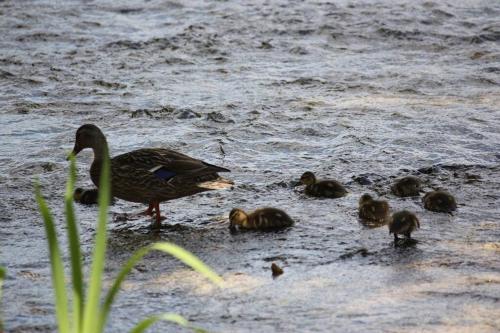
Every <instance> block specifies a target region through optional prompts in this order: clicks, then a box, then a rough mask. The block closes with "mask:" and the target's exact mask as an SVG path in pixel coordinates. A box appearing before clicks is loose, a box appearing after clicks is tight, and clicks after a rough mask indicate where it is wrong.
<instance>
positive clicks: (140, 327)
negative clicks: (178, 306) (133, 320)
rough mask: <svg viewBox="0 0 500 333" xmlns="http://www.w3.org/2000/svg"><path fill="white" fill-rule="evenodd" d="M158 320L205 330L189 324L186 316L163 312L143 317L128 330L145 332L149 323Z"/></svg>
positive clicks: (151, 323) (138, 332)
mask: <svg viewBox="0 0 500 333" xmlns="http://www.w3.org/2000/svg"><path fill="white" fill-rule="evenodd" d="M158 321H169V322H172V323H175V324H177V325H179V326H182V327H186V328H189V329H192V330H193V331H195V332H197V333H205V332H206V331H205V330H203V329H201V328H199V327H195V326H193V325H191V324H190V323H189V321H188V320H187V319H186V318H184V317H182V316H181V315H178V314H176V313H164V314H161V315H156V316H152V317H149V318H146V319H144V320H143V321H141V322H140V323H139V324H137V325H136V326H135V327H134V328H133V329H132V330H131V331H130V333H142V332H145V331H146V330H147V329H148V328H149V327H150V326H151V325H153V324H154V323H156V322H158Z"/></svg>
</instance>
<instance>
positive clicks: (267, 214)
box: [229, 207, 294, 230]
mask: <svg viewBox="0 0 500 333" xmlns="http://www.w3.org/2000/svg"><path fill="white" fill-rule="evenodd" d="M293 223H294V222H293V220H292V218H291V217H290V216H288V214H287V213H285V212H284V211H282V210H281V209H277V208H270V207H268V208H261V209H257V210H255V211H254V212H253V213H251V214H247V213H246V212H245V211H243V210H242V209H239V208H234V209H233V210H231V212H230V213H229V228H231V229H234V228H235V226H239V227H240V228H243V229H255V230H266V229H267V230H269V229H280V228H286V227H290V226H292V225H293Z"/></svg>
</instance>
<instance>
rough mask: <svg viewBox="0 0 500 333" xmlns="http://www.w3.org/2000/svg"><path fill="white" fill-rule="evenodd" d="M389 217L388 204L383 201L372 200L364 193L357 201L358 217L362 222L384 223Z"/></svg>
mask: <svg viewBox="0 0 500 333" xmlns="http://www.w3.org/2000/svg"><path fill="white" fill-rule="evenodd" d="M388 215H389V204H388V203H387V201H385V200H373V198H372V196H371V195H369V194H367V193H365V194H363V195H362V196H361V198H360V199H359V217H360V218H361V219H363V220H369V221H374V222H384V221H386V219H387V217H388Z"/></svg>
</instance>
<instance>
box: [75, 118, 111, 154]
mask: <svg viewBox="0 0 500 333" xmlns="http://www.w3.org/2000/svg"><path fill="white" fill-rule="evenodd" d="M105 146H106V138H105V137H104V134H103V133H102V132H101V130H100V129H99V127H97V126H96V125H93V124H85V125H82V126H80V128H79V129H78V130H77V131H76V138H75V147H74V148H73V155H75V156H76V155H77V154H78V153H79V152H81V151H82V150H83V149H85V148H92V149H99V148H103V147H105Z"/></svg>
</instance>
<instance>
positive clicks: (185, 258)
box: [151, 242, 223, 287]
mask: <svg viewBox="0 0 500 333" xmlns="http://www.w3.org/2000/svg"><path fill="white" fill-rule="evenodd" d="M151 248H152V249H153V250H158V251H163V252H165V253H168V254H170V255H171V256H173V257H175V258H177V259H179V260H180V261H182V262H183V263H185V264H186V265H188V266H190V267H191V268H192V269H194V270H195V271H197V272H198V273H200V274H202V275H203V276H205V277H206V278H207V279H209V280H211V281H212V282H213V283H215V284H216V285H218V286H219V287H221V286H222V282H223V280H222V278H221V277H220V276H219V275H218V274H217V273H215V272H214V271H213V270H212V269H210V267H208V266H207V265H205V264H204V263H203V261H201V260H200V259H198V257H196V256H195V255H193V254H192V253H191V252H189V251H187V250H184V249H183V248H182V247H180V246H178V245H175V244H172V243H168V242H158V243H154V244H152V245H151Z"/></svg>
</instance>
